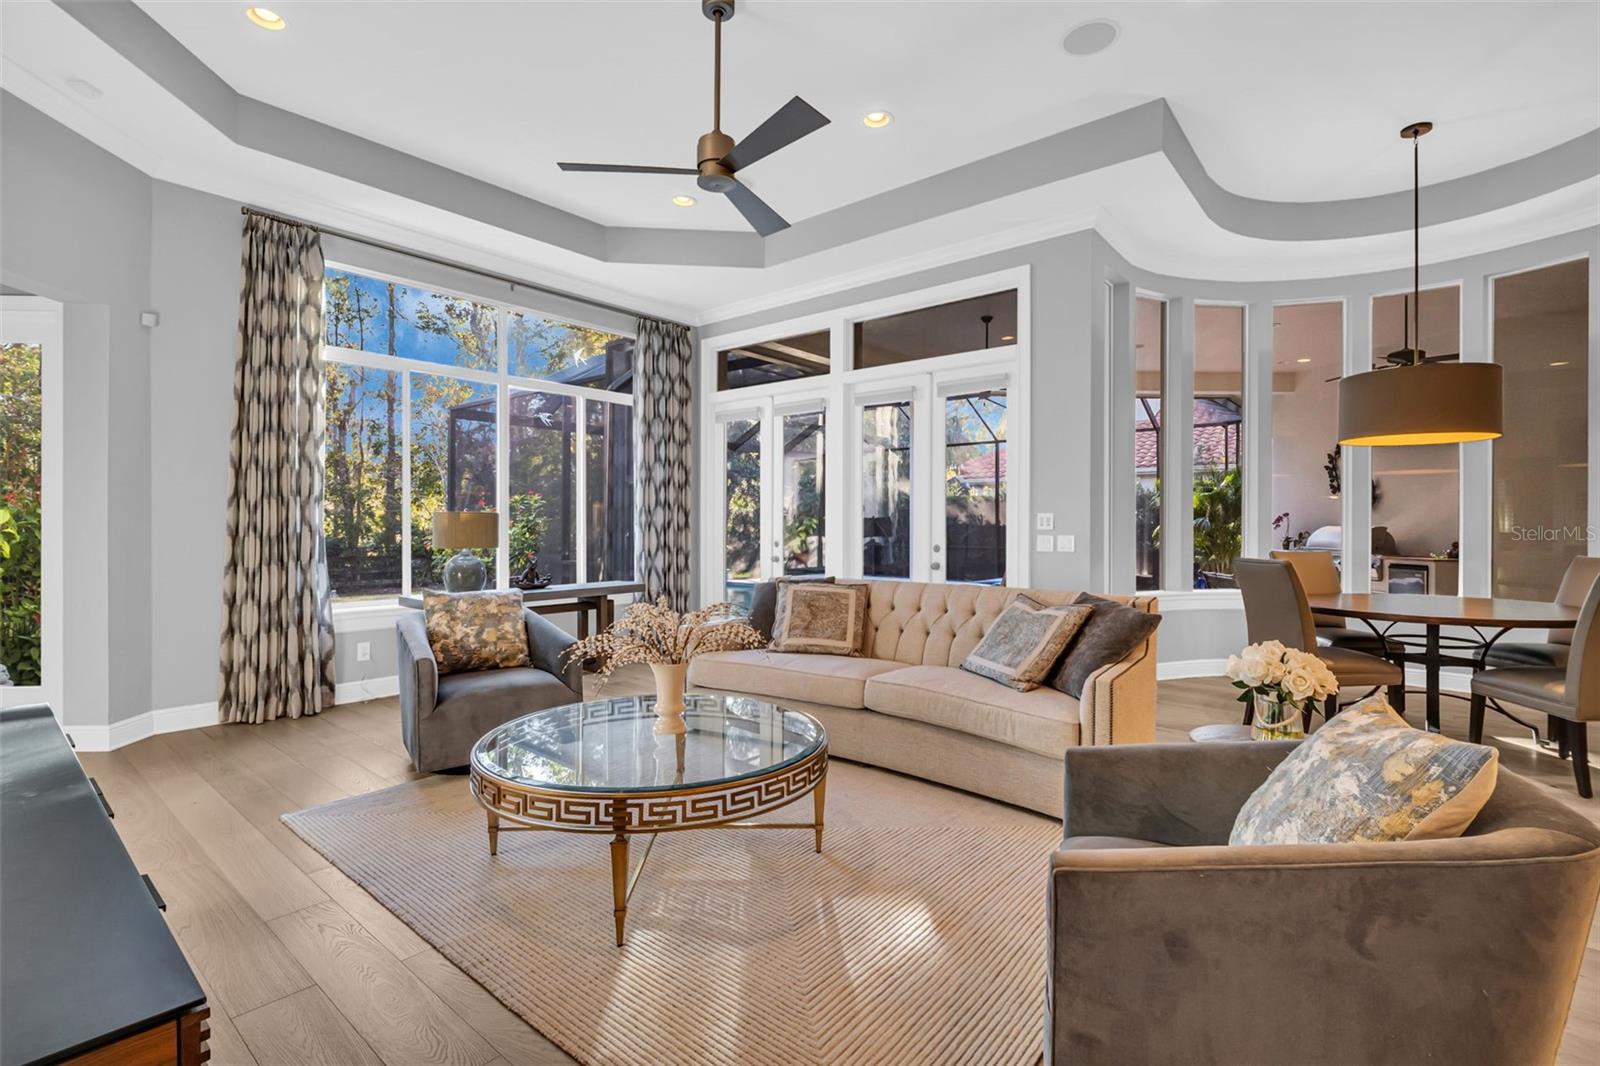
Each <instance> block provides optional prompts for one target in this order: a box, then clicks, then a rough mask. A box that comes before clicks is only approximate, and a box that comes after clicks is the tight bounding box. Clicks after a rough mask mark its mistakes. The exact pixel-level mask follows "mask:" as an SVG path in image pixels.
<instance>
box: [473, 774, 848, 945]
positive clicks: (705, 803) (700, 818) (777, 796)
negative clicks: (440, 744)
mask: <svg viewBox="0 0 1600 1066" xmlns="http://www.w3.org/2000/svg"><path fill="white" fill-rule="evenodd" d="M827 780H828V748H827V745H826V744H823V745H821V746H820V747H818V748H817V749H816V750H815V751H814V752H812V753H810V754H809V755H807V756H806V757H805V758H803V759H801V760H800V761H798V762H794V763H791V764H789V765H786V766H782V767H780V768H778V769H776V770H774V771H773V772H771V773H768V774H763V775H759V776H751V777H743V778H740V779H738V780H735V781H728V782H723V783H719V784H713V785H704V786H700V787H694V788H660V789H651V790H634V791H628V792H597V791H581V792H580V791H576V790H574V791H562V790H559V789H554V788H536V787H533V786H531V785H525V784H521V783H518V782H513V781H507V780H505V779H502V778H499V777H495V776H493V775H491V774H489V773H487V772H485V771H484V770H483V769H482V768H480V767H479V766H477V765H476V764H474V765H473V766H472V769H471V775H470V781H471V786H472V794H473V795H474V796H475V797H476V798H477V800H478V803H479V804H481V805H482V806H483V808H484V811H485V813H486V814H487V817H488V831H489V854H490V855H497V854H499V848H500V839H499V838H500V834H501V833H512V832H528V831H555V832H565V833H591V834H603V835H606V836H609V837H611V897H612V915H613V918H614V919H615V922H616V933H617V945H618V946H619V947H620V946H621V945H622V943H623V939H624V937H623V932H624V928H625V926H626V924H627V917H628V900H629V898H630V897H631V896H632V895H633V889H634V886H635V885H636V884H637V883H638V880H639V876H640V874H642V873H643V872H644V866H645V863H646V862H647V861H648V860H649V857H650V851H651V849H652V848H654V846H655V837H656V835H657V834H659V833H671V832H677V831H678V830H683V829H714V828H720V829H810V830H811V831H812V832H813V833H814V834H815V850H816V852H817V853H818V854H820V853H821V852H822V830H823V807H824V805H825V803H826V795H827ZM807 793H809V794H810V795H811V804H812V820H811V821H809V822H762V821H752V820H751V819H753V818H755V817H756V816H757V815H761V814H765V813H767V812H769V811H775V810H777V809H779V808H780V807H786V806H788V805H789V804H791V803H794V802H795V801H797V800H799V799H802V798H803V797H804V796H805V795H806V794H807ZM633 836H648V837H650V842H649V843H648V844H647V845H646V846H645V851H644V854H643V855H642V856H641V857H640V860H639V866H638V869H636V870H633V871H632V874H631V876H630V872H629V865H630V863H629V854H628V852H629V848H628V840H629V838H630V837H633Z"/></svg>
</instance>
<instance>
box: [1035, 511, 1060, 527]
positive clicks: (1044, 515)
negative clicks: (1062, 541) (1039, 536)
mask: <svg viewBox="0 0 1600 1066" xmlns="http://www.w3.org/2000/svg"><path fill="white" fill-rule="evenodd" d="M1033 528H1034V529H1054V528H1056V516H1055V515H1053V514H1051V513H1050V512H1048V511H1040V512H1039V513H1038V514H1036V515H1034V516H1033Z"/></svg>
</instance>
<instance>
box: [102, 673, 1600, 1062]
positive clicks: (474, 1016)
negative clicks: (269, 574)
mask: <svg viewBox="0 0 1600 1066" xmlns="http://www.w3.org/2000/svg"><path fill="white" fill-rule="evenodd" d="M619 677H620V675H619ZM647 678H648V675H644V678H643V679H641V678H640V677H621V678H620V680H614V681H613V682H612V683H611V685H609V686H608V687H607V694H608V695H609V694H618V695H620V694H624V693H626V692H629V691H637V690H640V688H641V686H642V684H643V681H644V680H645V679H647ZM1231 696H1232V690H1231V689H1228V688H1227V687H1226V683H1225V682H1220V681H1218V680H1216V679H1210V678H1208V679H1200V680H1187V681H1165V682H1162V683H1161V686H1160V703H1159V705H1160V712H1159V717H1160V721H1161V727H1160V732H1161V734H1162V739H1168V740H1184V739H1187V734H1188V730H1189V729H1191V728H1192V727H1194V726H1196V725H1200V724H1203V723H1206V722H1217V721H1231V720H1236V718H1235V710H1234V708H1235V707H1236V705H1235V704H1233V703H1231V702H1229V700H1230V697H1231ZM1413 717H1415V716H1413ZM1490 717H1491V719H1494V720H1493V721H1492V722H1491V723H1490V725H1489V731H1490V732H1492V733H1494V734H1496V739H1495V741H1494V742H1495V743H1496V744H1497V745H1498V746H1499V748H1500V749H1501V758H1502V760H1503V762H1502V765H1503V766H1505V767H1506V768H1508V769H1511V770H1513V771H1515V772H1518V773H1522V774H1524V775H1526V776H1528V777H1531V778H1532V779H1534V780H1535V781H1538V782H1539V783H1541V784H1543V785H1545V786H1547V787H1548V788H1549V789H1550V791H1551V794H1552V795H1554V796H1556V797H1558V798H1559V799H1560V800H1561V801H1562V802H1564V803H1567V804H1568V805H1569V806H1571V807H1572V808H1573V809H1574V810H1577V811H1580V812H1581V813H1583V814H1584V815H1586V816H1587V817H1589V818H1592V819H1594V820H1596V821H1597V822H1600V800H1591V801H1585V800H1580V799H1579V798H1578V797H1577V794H1576V792H1575V790H1574V788H1573V783H1572V776H1571V768H1570V766H1569V765H1568V764H1567V763H1565V762H1561V761H1560V760H1558V759H1557V758H1556V757H1555V756H1554V755H1553V754H1549V753H1545V752H1541V751H1538V750H1536V749H1534V748H1533V747H1532V745H1531V744H1530V743H1529V742H1528V740H1527V738H1526V735H1525V734H1522V733H1521V731H1520V730H1519V729H1518V728H1517V727H1515V726H1514V725H1512V724H1511V723H1509V722H1507V721H1505V720H1504V719H1500V718H1498V716H1495V715H1491V716H1490ZM1444 728H1445V731H1446V732H1447V733H1449V734H1451V735H1452V736H1465V735H1466V714H1465V704H1463V703H1461V701H1458V700H1446V701H1445V713H1444ZM1593 740H1600V737H1596V738H1593V739H1592V742H1591V750H1596V748H1597V747H1600V745H1596V744H1595V743H1594V742H1593ZM82 759H83V763H84V766H85V767H86V768H87V770H88V772H89V773H90V774H92V775H93V776H94V777H95V778H96V779H97V780H98V781H99V782H100V785H101V787H102V788H104V790H105V793H106V797H107V799H108V801H109V802H110V803H111V805H112V806H113V808H114V809H115V810H116V819H115V821H114V822H113V823H112V824H113V825H115V826H116V827H117V830H118V832H120V833H121V835H122V839H123V841H124V842H125V843H126V844H127V846H128V850H129V851H130V852H131V853H132V854H133V858H134V861H135V862H137V863H138V865H139V867H140V869H142V870H143V871H144V872H146V873H148V874H150V876H151V877H152V878H153V879H154V880H155V882H156V885H157V887H158V888H159V889H160V891H161V893H162V895H163V896H164V897H166V900H167V903H168V909H167V912H166V918H167V923H168V924H169V925H170V926H171V927H172V931H173V933H174V935H175V936H176V937H177V939H178V942H179V943H180V944H181V945H182V946H183V950H184V952H185V953H186V954H187V955H188V957H189V961H190V963H191V964H192V965H193V967H194V970H195V972H196V973H197V974H198V975H199V977H200V982H201V984H202V985H204V986H205V990H206V995H207V998H208V999H209V1000H210V1003H211V1061H212V1062H213V1063H214V1064H216V1066H238V1064H243V1066H250V1064H252V1063H254V1064H258V1066H268V1064H285V1066H287V1064H295V1066H300V1064H313V1063H330V1064H340V1066H343V1064H351V1063H386V1064H388V1066H420V1064H428V1063H452V1064H455V1063H459V1064H464V1066H486V1064H491V1063H492V1064H494V1066H504V1064H509V1063H539V1064H545V1063H568V1062H571V1061H572V1060H571V1059H569V1058H568V1057H567V1056H566V1055H565V1054H563V1053H562V1052H561V1051H560V1050H559V1049H557V1048H556V1047H554V1046H553V1045H551V1044H550V1043H549V1042H548V1041H546V1040H545V1039H544V1038H543V1037H541V1036H540V1035H539V1034H538V1033H537V1032H535V1031H534V1030H533V1029H531V1028H529V1027H528V1026H527V1025H525V1024H523V1022H522V1021H521V1020H520V1019H518V1018H517V1017H516V1016H515V1015H514V1014H512V1013H511V1012H510V1011H508V1010H507V1009H506V1008H504V1007H502V1006H501V1005H500V1004H499V1003H498V1002H497V1001H496V1000H495V999H494V998H493V997H491V996H490V995H489V994H488V993H487V992H485V991H484V990H483V989H482V988H481V987H479V986H478V985H477V983H476V982H474V981H473V980H472V979H471V978H469V977H467V976H466V975H465V974H463V973H462V972H461V971H460V970H458V969H456V967H455V966H454V965H452V964H451V963H450V962H449V961H447V960H446V959H445V958H444V957H443V956H442V955H440V954H439V953H438V952H436V951H434V950H433V949H432V948H431V947H429V946H428V945H427V944H426V943H424V942H423V941H422V939H421V938H419V937H418V936H417V935H416V934H415V933H413V932H412V931H411V930H410V929H408V928H407V927H406V926H405V925H404V924H402V923H401V922H400V920H399V919H397V918H395V917H394V916H393V915H391V914H390V913H389V912H388V911H387V910H385V909H384V908H383V907H382V906H380V905H379V904H378V903H377V902H375V901H374V900H373V899H372V898H371V897H370V896H368V895H367V894H366V892H365V891H363V890H362V889H361V888H360V887H358V886H357V885H356V884H355V883H354V882H352V881H350V880H349V879H348V878H346V877H345V876H344V875H343V874H341V873H339V871H338V870H336V869H334V868H333V867H332V866H330V865H329V864H328V863H327V861H326V860H324V859H323V858H322V857H321V856H320V855H318V854H317V853H316V852H314V851H313V850H311V849H310V848H309V847H307V846H306V845H305V844H303V843H302V842H301V841H300V839H299V838H298V837H296V836H295V835H294V834H293V833H291V832H290V831H289V830H288V829H287V828H286V827H285V826H284V825H283V824H282V823H281V822H280V821H279V820H278V816H279V815H280V814H283V813H285V812H287V811H293V810H299V809H301V808H303V807H310V806H315V805H317V804H322V803H328V802H331V801H333V800H336V799H340V798H342V797H345V796H353V795H357V794H360V793H363V792H369V791H372V790H374V789H381V788H387V787H389V786H390V785H394V784H399V783H400V782H403V781H406V780H409V779H411V778H413V777H416V776H419V775H417V774H415V773H413V772H412V770H411V768H410V762H409V760H408V759H407V757H406V754H405V750H404V748H403V747H402V746H401V743H400V724H399V711H398V708H397V705H396V703H395V701H394V700H392V699H391V700H375V701H372V702H370V703H363V704H352V705H348V706H343V707H335V708H333V709H332V710H329V711H327V712H325V713H323V714H321V715H318V716H317V717H314V718H302V719H298V720H295V721H278V722H272V723H268V724H266V725H262V726H255V727H249V726H212V727H210V728H207V729H198V730H190V731H187V732H183V733H170V734H166V735H164V736H158V737H152V738H150V739H148V740H143V741H140V742H139V743H137V744H133V745H130V746H128V747H126V748H123V749H121V750H119V751H115V752H110V753H90V752H85V753H83V755H82ZM461 787H462V788H466V787H467V786H466V781H465V778H463V779H461ZM1040 890H1041V891H1043V885H1042V884H1041V886H1040ZM1524 905H1526V906H1529V907H1533V906H1537V902H1536V901H1518V900H1507V901H1506V906H1508V907H1518V906H1524ZM1041 1010H1042V1005H1041ZM1041 1024H1042V1022H1041ZM1560 1061H1561V1062H1562V1063H1565V1064H1573V1066H1578V1064H1584V1066H1593V1064H1595V1063H1600V926H1597V928H1596V929H1594V930H1591V932H1590V937H1589V946H1588V952H1587V955H1586V959H1585V963H1584V968H1583V974H1582V976H1581V978H1580V980H1579V984H1578V990H1577V995H1576V997H1575V998H1574V1001H1573V1006H1572V1015H1571V1017H1570V1019H1569V1021H1568V1026H1567V1035H1566V1040H1565V1043H1564V1044H1563V1046H1562V1050H1561V1058H1560Z"/></svg>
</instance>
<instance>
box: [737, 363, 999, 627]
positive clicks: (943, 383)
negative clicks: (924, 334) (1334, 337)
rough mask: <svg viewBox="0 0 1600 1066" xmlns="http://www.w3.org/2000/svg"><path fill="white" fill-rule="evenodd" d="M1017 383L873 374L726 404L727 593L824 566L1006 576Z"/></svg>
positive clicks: (825, 569)
mask: <svg viewBox="0 0 1600 1066" xmlns="http://www.w3.org/2000/svg"><path fill="white" fill-rule="evenodd" d="M1013 386H1014V382H1013V379H1012V375H1011V373H1010V372H1009V371H1002V372H994V371H988V372H983V373H974V372H971V371H968V372H965V373H963V372H960V371H949V372H945V373H913V374H907V373H903V372H901V373H895V374H871V375H862V376H861V378H860V379H859V380H854V381H849V382H846V383H844V384H843V387H842V388H840V389H836V390H830V391H828V392H823V393H816V394H813V395H806V396H782V397H763V398H760V399H753V400H752V401H750V402H749V403H747V404H741V405H738V406H729V407H726V408H724V409H722V410H719V411H718V413H717V417H716V425H715V428H714V431H713V434H712V435H713V438H714V439H713V448H714V449H715V451H716V452H717V453H718V454H717V458H718V459H719V460H720V464H719V465H721V467H722V470H723V484H722V491H721V493H720V494H719V499H718V502H719V504H720V508H719V511H720V513H719V514H718V515H717V518H718V519H719V520H720V521H721V524H722V527H723V531H724V536H723V538H722V545H723V558H722V560H721V562H722V573H723V583H722V588H721V590H720V595H721V596H722V597H723V598H726V599H729V600H732V601H734V602H736V603H741V604H744V603H748V601H749V597H750V595H751V590H752V589H753V587H754V585H755V584H756V583H757V582H760V581H766V580H771V579H773V578H775V577H780V576H788V577H804V576H810V575H821V574H831V575H837V576H844V577H874V578H891V579H893V578H899V579H909V580H916V581H936V582H943V581H952V582H975V583H987V584H1004V583H1005V582H1006V578H1007V564H1008V560H1010V559H1013V558H1015V553H1016V552H1017V550H1018V547H1017V542H1016V537H1017V535H1018V531H1019V528H1020V527H1019V522H1018V520H1017V516H1016V514H1015V511H1016V503H1015V499H1014V496H1013V494H1012V493H1010V492H1008V487H1009V482H1010V466H1009V462H1008V459H1009V455H1008V441H1007V433H1008V429H1009V426H1010V418H1009V417H1008V416H1009V409H1008V405H1009V402H1010V396H1011V394H1012V393H1013V391H1014V388H1013ZM833 479H837V480H838V484H837V485H835V484H833V483H832V482H833ZM830 508H831V510H830Z"/></svg>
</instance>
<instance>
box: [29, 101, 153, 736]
mask: <svg viewBox="0 0 1600 1066" xmlns="http://www.w3.org/2000/svg"><path fill="white" fill-rule="evenodd" d="M0 126H3V127H4V129H5V149H4V152H0V216H3V217H4V220H5V222H4V228H3V230H0V275H3V278H4V284H5V285H7V286H8V287H11V288H12V289H15V290H19V291H24V292H31V293H36V294H38V295H40V296H44V297H47V298H49V299H52V300H57V301H59V302H61V303H62V304H63V305H64V320H63V333H64V342H65V347H66V350H65V351H64V352H63V353H62V357H63V363H64V380H65V389H66V398H67V403H66V409H65V411H66V413H65V429H66V433H65V454H64V464H65V471H64V480H65V486H64V491H63V492H62V500H61V505H62V508H63V519H64V522H63V528H64V530H65V544H64V546H63V547H64V559H65V571H66V576H65V585H66V587H65V589H64V590H63V592H64V600H65V604H64V608H63V619H62V621H63V634H62V636H63V641H64V643H65V648H64V659H65V664H66V669H65V677H64V678H63V679H62V682H63V688H62V704H63V706H62V707H61V708H60V711H61V714H62V716H63V720H64V721H66V722H68V723H69V724H73V725H105V724H107V723H109V722H115V721H120V720H122V719H125V718H130V717H133V716H135V715H138V714H142V713H143V712H145V711H147V710H149V709H150V648H151V639H150V628H151V627H150V614H149V603H150V596H151V591H152V585H151V578H150V432H149V427H150V408H149V397H150V372H149V371H150V339H149V336H148V335H147V331H146V330H144V329H143V328H142V327H141V326H140V325H139V312H140V311H141V310H143V309H144V308H145V306H146V304H147V301H148V299H149V295H150V232H151V200H150V180H149V179H148V178H147V177H145V176H144V175H143V174H142V173H140V172H139V171H137V170H135V169H133V168H132V167H130V166H127V165H126V164H124V163H123V162H121V161H120V160H118V159H116V158H115V157H113V156H111V155H109V154H107V153H106V152H103V151H101V150H100V149H99V148H96V147H95V146H94V145H92V144H90V143H89V142H88V141H86V140H84V139H82V138H81V137H79V136H77V135H76V134H74V133H71V132H69V131H68V130H66V129H65V128H63V127H62V126H59V125H57V124H56V123H55V122H53V121H51V120H50V119H48V118H46V117H45V116H44V115H42V114H40V113H39V112H38V111H35V110H34V109H33V108H31V107H29V106H27V105H26V104H24V103H22V102H21V101H19V100H17V99H16V98H15V97H13V96H11V95H9V94H5V93H0Z"/></svg>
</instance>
